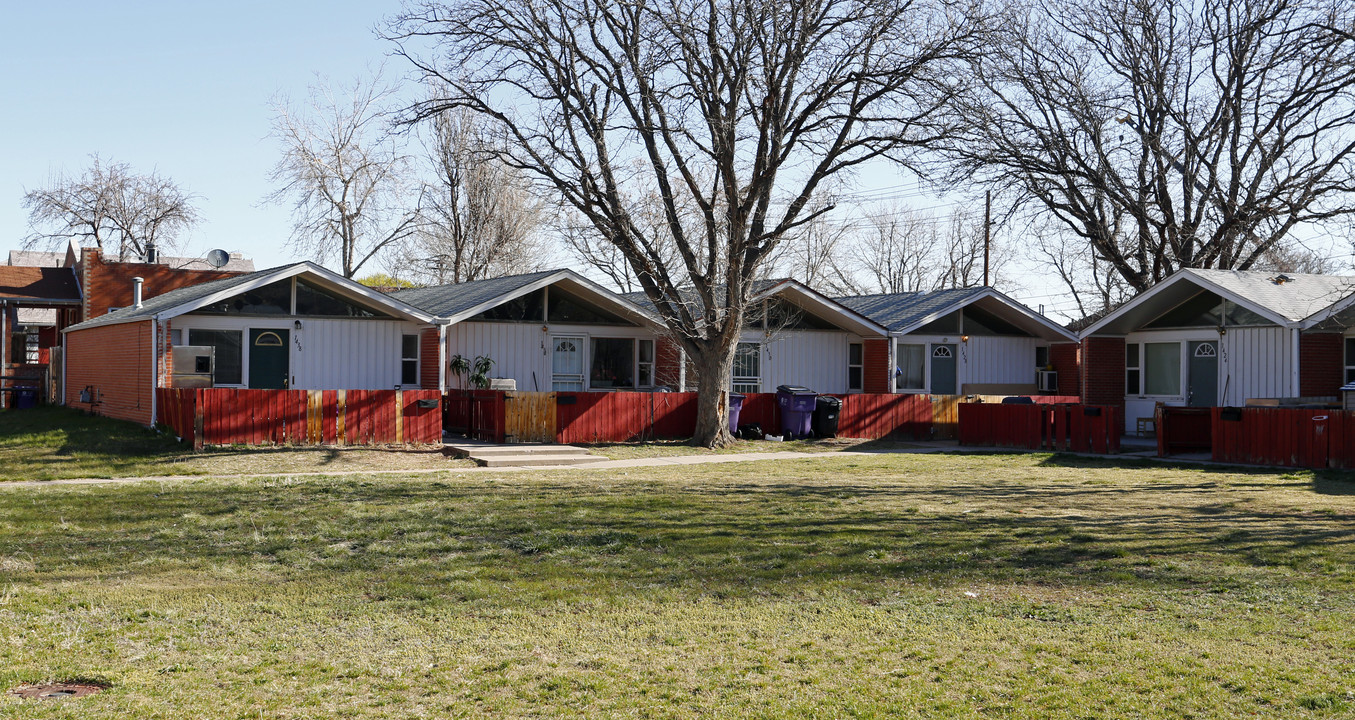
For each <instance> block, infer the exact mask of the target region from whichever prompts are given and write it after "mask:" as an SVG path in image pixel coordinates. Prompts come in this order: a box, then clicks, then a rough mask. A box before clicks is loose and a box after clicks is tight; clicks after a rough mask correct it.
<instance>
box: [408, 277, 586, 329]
mask: <svg viewBox="0 0 1355 720" xmlns="http://www.w3.org/2000/svg"><path fill="white" fill-rule="evenodd" d="M558 272H560V271H559V270H543V271H541V272H534V273H527V274H524V275H509V276H506V277H497V278H489V279H487V280H471V281H470V282H463V283H456V284H454V285H434V286H432V287H424V288H411V289H409V290H401V291H399V292H394V293H391V297H393V298H395V299H397V300H400V301H402V302H406V303H409V304H410V305H413V306H414V307H416V308H419V309H420V310H424V311H425V312H430V313H432V314H434V315H437V316H438V317H444V318H446V317H451V316H453V315H456V314H457V313H461V312H465V311H466V310H469V309H471V308H473V307H475V306H477V305H481V304H483V303H486V302H489V301H491V300H493V299H495V298H498V297H503V296H504V295H509V294H511V293H513V292H514V291H516V290H519V289H521V288H523V287H526V286H527V285H530V284H532V283H534V282H536V281H538V280H541V279H542V278H545V277H547V276H550V275H554V274H555V273H558Z"/></svg>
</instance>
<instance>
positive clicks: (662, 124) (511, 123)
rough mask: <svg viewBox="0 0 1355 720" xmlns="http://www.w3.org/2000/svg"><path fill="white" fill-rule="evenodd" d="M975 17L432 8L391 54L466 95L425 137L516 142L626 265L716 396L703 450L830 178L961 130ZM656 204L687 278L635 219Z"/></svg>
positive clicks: (886, 5) (522, 1) (524, 4)
mask: <svg viewBox="0 0 1355 720" xmlns="http://www.w3.org/2000/svg"><path fill="white" fill-rule="evenodd" d="M952 10H953V11H954V12H952ZM964 10H965V8H959V7H954V6H953V5H951V4H949V3H943V2H940V1H939V0H790V1H789V2H783V1H779V0H637V1H636V2H625V3H592V2H574V1H573V0H453V1H450V2H445V3H444V2H436V1H433V0H425V1H424V2H419V3H416V4H415V5H414V6H412V7H410V8H408V9H407V10H406V11H405V12H404V13H403V14H402V15H400V16H399V17H398V18H396V19H395V20H394V21H393V22H392V24H391V26H390V32H389V37H390V39H392V40H393V41H395V42H396V43H397V45H398V52H399V54H401V55H403V56H404V57H406V58H408V59H409V60H410V61H412V62H413V63H414V65H415V66H416V67H417V68H419V69H420V70H421V71H422V72H424V73H425V74H427V75H429V76H431V77H434V78H436V79H437V80H438V81H440V82H441V83H445V84H446V85H447V86H448V87H449V88H451V94H450V96H449V97H448V98H446V99H445V100H440V101H434V102H428V103H422V104H420V105H418V106H417V107H415V108H413V109H412V112H411V113H410V114H409V116H408V118H407V119H408V120H410V121H418V120H420V119H423V118H427V117H432V116H435V115H436V114H438V113H441V112H443V111H445V110H446V109H448V108H450V107H465V108H468V109H470V110H471V111H472V112H474V113H476V114H479V115H482V116H484V117H487V118H490V119H492V120H493V121H494V122H495V124H496V125H497V127H498V128H500V129H501V130H502V131H503V132H504V133H505V134H506V135H507V136H508V138H509V139H510V144H509V147H508V148H507V149H506V150H505V152H504V153H503V157H504V160H505V162H507V163H508V164H509V165H510V166H513V167H517V168H520V169H522V170H524V171H527V172H529V173H530V174H532V175H533V176H534V177H535V178H536V179H538V180H539V181H540V182H541V184H542V185H543V186H545V187H546V188H549V189H551V190H553V191H554V192H555V193H557V194H558V195H559V196H560V199H561V202H562V203H563V204H564V205H566V206H568V207H570V208H572V209H573V211H574V212H576V213H577V214H578V215H579V216H581V217H582V218H584V220H585V221H586V223H587V224H588V225H590V226H591V227H592V228H593V229H594V230H595V231H596V232H597V234H598V235H599V236H600V237H602V238H605V239H606V240H607V241H608V242H610V243H612V244H613V245H615V246H616V247H617V248H618V249H620V250H621V252H622V254H623V255H624V256H625V258H626V261H627V263H628V264H629V265H630V267H631V270H632V272H633V273H634V275H635V277H636V278H637V280H638V282H639V285H640V287H642V288H643V289H644V291H645V293H646V294H647V295H648V296H649V299H650V300H651V301H652V302H653V304H654V306H655V307H656V308H657V311H658V313H659V315H660V316H661V317H662V318H663V320H664V322H665V323H666V324H667V326H668V328H669V331H670V332H671V334H672V336H673V337H674V338H675V340H676V341H677V342H678V343H679V344H680V345H681V347H682V348H683V349H684V350H685V352H686V354H687V355H688V357H689V358H690V359H691V361H692V363H693V365H694V367H695V370H696V372H697V374H698V376H699V378H700V387H701V392H700V398H699V400H698V409H697V427H696V435H695V438H694V440H695V442H697V443H699V444H704V445H718V444H724V443H726V442H728V441H729V439H730V435H729V430H728V423H727V421H726V419H725V418H726V413H727V392H728V390H729V383H730V377H731V374H730V371H731V367H732V363H733V358H734V351H735V348H736V345H737V342H738V339H739V335H740V333H741V332H742V329H743V325H744V313H745V306H746V304H747V303H748V299H749V297H750V292H751V291H752V287H753V283H754V281H755V280H756V278H758V277H759V275H760V274H761V273H762V271H763V269H764V268H763V266H764V264H765V262H766V261H767V259H768V258H769V256H770V255H771V254H772V253H773V252H774V251H775V249H776V247H777V245H778V244H779V243H780V242H781V240H782V239H783V238H784V237H786V236H787V235H788V234H790V233H792V232H793V231H795V230H796V229H797V228H799V227H801V226H803V225H805V224H806V223H808V222H811V221H812V220H813V219H814V218H815V217H816V211H814V210H811V209H809V208H811V200H812V199H813V197H814V195H815V191H816V190H817V189H818V188H819V187H820V185H821V184H822V183H823V182H824V181H825V180H826V179H829V178H832V177H834V176H837V175H839V174H842V173H847V172H850V171H851V170H852V169H854V168H855V167H857V166H858V165H859V164H861V163H863V162H867V161H869V160H871V159H873V158H879V157H885V156H890V157H896V158H903V157H904V156H905V155H906V153H907V150H908V149H910V148H914V147H917V146H919V145H926V144H930V143H931V142H934V141H935V139H936V138H937V136H939V135H942V134H944V133H946V132H947V128H945V127H942V125H941V123H940V119H939V113H940V110H941V109H942V108H943V106H944V105H945V103H946V98H945V96H944V92H945V90H944V88H943V85H944V83H943V82H942V78H943V77H944V76H945V75H946V67H945V66H946V65H947V64H948V63H949V62H950V61H953V60H955V59H956V58H958V57H960V56H962V55H963V54H964V53H965V52H967V51H968V49H969V45H970V41H971V40H972V34H973V32H974V30H973V26H972V24H971V23H970V21H969V19H968V17H969V16H968V15H966V14H965V13H964ZM427 44H431V45H432V46H433V49H432V50H430V49H429V48H428V47H427ZM647 188H655V189H657V191H658V197H659V198H660V200H661V202H662V204H663V208H664V217H665V227H666V229H665V234H666V239H667V240H670V241H671V242H672V246H673V247H674V248H676V250H677V252H678V254H679V256H680V257H681V260H682V262H681V264H680V265H677V266H674V265H673V264H671V263H670V262H669V261H668V260H667V259H666V257H665V256H664V254H663V252H664V251H663V249H661V248H660V247H658V246H656V244H655V238H654V237H653V236H651V235H650V234H649V233H648V232H646V230H645V228H643V227H641V225H640V223H639V222H637V220H636V212H635V208H636V203H638V202H642V197H643V195H644V193H645V190H646V189H647ZM689 207H690V208H692V209H693V210H694V211H695V213H694V216H693V217H687V216H686V213H687V208H689ZM689 228H696V232H691V231H689Z"/></svg>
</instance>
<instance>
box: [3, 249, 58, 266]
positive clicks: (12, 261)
mask: <svg viewBox="0 0 1355 720" xmlns="http://www.w3.org/2000/svg"><path fill="white" fill-rule="evenodd" d="M65 259H66V253H56V252H43V251H41V250H10V251H9V262H8V263H7V264H9V265H13V266H15V267H61V266H62V265H63V264H64V261H65Z"/></svg>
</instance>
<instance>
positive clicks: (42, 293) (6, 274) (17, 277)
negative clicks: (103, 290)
mask: <svg viewBox="0 0 1355 720" xmlns="http://www.w3.org/2000/svg"><path fill="white" fill-rule="evenodd" d="M0 297H4V298H36V299H43V300H62V301H72V300H73V301H77V302H78V301H79V300H80V288H79V286H77V285H76V283H75V273H74V272H72V271H71V270H70V269H69V268H61V267H22V266H9V265H0Z"/></svg>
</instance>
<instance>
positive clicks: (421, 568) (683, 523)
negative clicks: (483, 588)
mask: <svg viewBox="0 0 1355 720" xmlns="http://www.w3.org/2000/svg"><path fill="white" fill-rule="evenodd" d="M1197 477H1198V476H1192V477H1191V478H1185V479H1187V480H1194V479H1196V478H1197ZM1216 489H1217V486H1216V485H1215V484H1214V483H1212V482H1176V483H1172V484H1171V486H1170V488H1168V489H1167V490H1165V491H1164V489H1163V487H1162V486H1161V483H1160V482H1158V483H1154V482H1152V481H1150V480H1144V481H1142V482H1137V481H1124V480H1122V481H1120V482H1119V483H1117V484H1115V485H1111V486H1104V487H1103V486H1087V485H1085V484H1077V485H1068V484H1061V483H1027V484H1023V483H1017V482H995V481H993V480H992V479H991V478H985V477H971V478H968V479H965V480H963V481H952V482H950V483H948V484H947V485H945V486H942V487H931V486H926V485H919V484H916V483H913V484H893V485H885V486H883V487H882V486H879V485H878V484H875V485H872V484H870V483H869V482H865V481H864V479H863V481H862V482H853V481H852V479H851V478H850V477H844V476H842V475H841V474H834V475H831V476H827V477H825V479H823V480H805V481H786V482H777V483H770V484H768V483H760V482H755V481H753V482H739V481H737V480H735V479H734V478H729V477H722V478H721V479H720V480H719V482H718V483H716V482H711V483H699V482H697V483H691V484H688V485H683V486H663V485H662V484H657V483H642V484H638V485H627V484H625V483H620V484H612V485H609V486H606V487H601V486H593V485H589V484H587V483H564V482H561V483H552V482H550V481H549V480H545V481H543V482H533V483H531V484H529V485H516V484H511V483H508V484H496V483H492V482H469V481H464V480H463V481H456V482H429V483H412V482H404V483H382V482H367V481H349V482H339V481H314V482H278V483H256V484H243V485H230V486H224V487H222V486H209V485H187V486H176V487H171V488H164V487H150V486H120V487H117V488H104V489H100V490H97V491H96V490H89V491H83V492H72V493H63V494H27V495H25V496H24V498H25V499H24V500H23V501H22V502H13V501H8V500H7V498H8V497H15V498H17V497H19V495H18V494H16V495H13V496H0V503H3V504H0V520H3V522H0V556H4V555H12V554H15V553H17V552H19V551H20V550H22V552H24V553H25V554H26V555H27V556H28V557H30V558H31V559H32V561H33V563H34V564H35V566H36V567H37V568H38V572H39V574H40V575H41V576H42V577H43V578H44V580H45V581H51V580H82V579H88V578H94V577H100V576H103V575H105V574H106V573H108V572H109V571H110V569H114V570H115V571H116V572H120V573H142V572H145V573H153V572H155V571H156V570H155V568H156V567H157V565H160V566H164V567H173V568H180V569H181V568H184V567H190V568H192V567H214V566H216V567H219V566H223V565H225V566H236V567H249V568H257V567H260V566H265V567H269V568H272V571H273V572H276V573H279V574H281V575H283V576H285V577H287V578H290V579H292V580H296V581H303V582H306V581H321V580H325V579H329V580H336V579H340V578H349V579H351V580H353V581H358V582H374V583H392V582H396V583H399V584H401V585H402V586H407V587H410V588H414V589H416V590H417V594H419V595H420V596H428V597H440V596H442V595H444V594H446V593H448V592H451V590H450V588H451V587H452V586H455V585H457V584H458V583H460V584H464V583H465V582H466V578H467V577H475V578H478V579H479V580H480V581H491V580H492V581H494V582H496V583H499V585H497V586H496V587H500V589H499V590H495V591H494V592H526V591H525V590H523V588H522V587H521V584H523V583H526V584H529V585H532V586H533V587H537V588H548V590H541V589H538V590H533V591H531V592H550V593H553V594H555V595H565V596H568V595H570V594H571V593H574V594H581V595H582V594H587V593H589V592H592V591H593V589H594V588H595V587H596V586H597V584H599V583H601V584H603V585H605V586H606V587H609V588H613V591H614V592H619V593H625V592H645V591H646V590H644V589H645V588H651V589H652V588H667V589H670V590H675V591H679V592H687V593H696V594H706V593H717V594H723V595H730V594H740V593H783V592H797V591H813V590H815V589H819V588H823V587H828V586H831V587H858V588H861V589H867V590H869V589H878V588H879V587H880V586H881V584H893V583H898V582H909V583H923V584H948V583H956V582H978V583H1004V582H1021V583H1043V584H1051V585H1060V586H1080V585H1097V584H1103V583H1129V584H1133V585H1138V586H1143V587H1151V588H1160V589H1168V588H1201V587H1203V588H1214V587H1220V586H1222V587H1232V586H1236V585H1237V584H1238V583H1242V582H1251V580H1250V578H1254V577H1256V576H1257V575H1258V573H1259V574H1260V575H1265V574H1266V573H1267V572H1268V571H1269V570H1270V569H1273V568H1284V571H1283V572H1281V573H1275V574H1274V577H1275V582H1277V583H1283V582H1292V581H1293V577H1294V571H1298V572H1300V573H1313V574H1314V577H1319V576H1322V575H1323V574H1324V573H1327V572H1329V569H1328V568H1329V567H1330V566H1332V565H1333V564H1335V565H1340V564H1346V565H1348V564H1349V563H1350V562H1351V560H1352V558H1353V556H1355V553H1353V552H1352V546H1353V545H1355V525H1352V523H1351V522H1349V520H1350V518H1349V516H1343V515H1329V516H1322V515H1314V514H1311V513H1306V512H1304V511H1302V510H1295V511H1284V510H1278V509H1265V510H1257V509H1254V508H1248V507H1245V506H1243V505H1239V504H1237V503H1235V502H1232V501H1231V500H1228V499H1227V498H1220V499H1219V500H1218V501H1217V502H1216V501H1213V500H1211V499H1210V498H1209V495H1210V494H1211V493H1213V492H1215V491H1216ZM1144 494H1154V495H1152V498H1151V499H1144ZM413 591H414V590H411V592H413Z"/></svg>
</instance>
